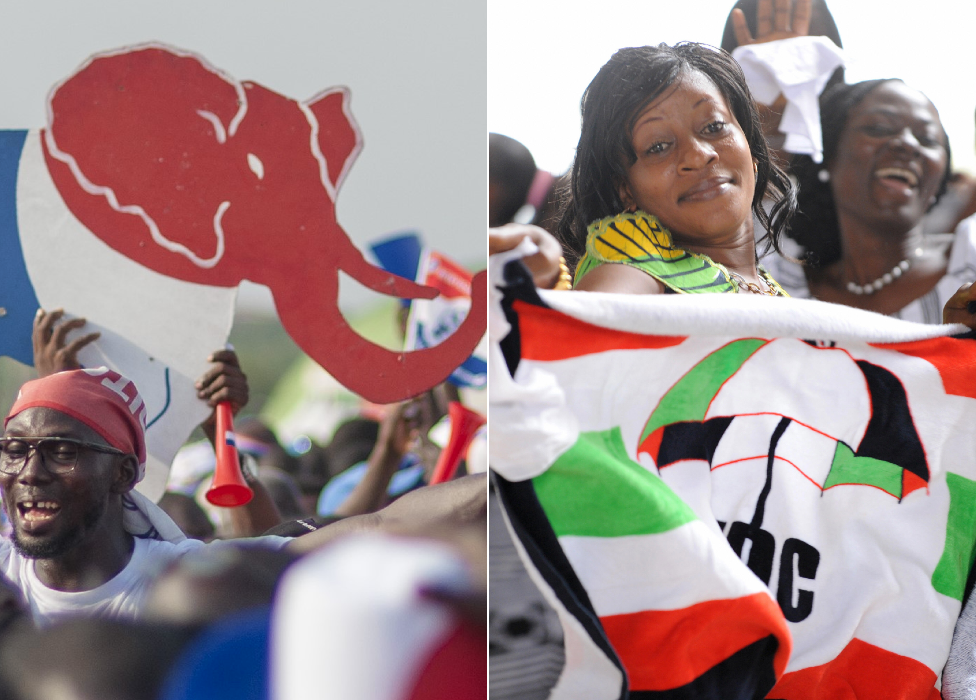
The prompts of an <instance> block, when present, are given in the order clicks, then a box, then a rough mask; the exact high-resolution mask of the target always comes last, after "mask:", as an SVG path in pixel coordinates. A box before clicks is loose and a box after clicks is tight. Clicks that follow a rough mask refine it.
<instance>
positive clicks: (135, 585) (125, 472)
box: [0, 367, 287, 623]
mask: <svg viewBox="0 0 976 700" xmlns="http://www.w3.org/2000/svg"><path fill="white" fill-rule="evenodd" d="M145 421H146V410H145V405H144V403H143V401H142V398H141V397H140V396H139V392H138V391H137V390H136V387H135V385H134V384H133V383H132V382H131V381H129V380H128V379H126V378H125V377H123V376H121V375H120V374H118V373H117V372H114V371H112V370H109V369H107V368H105V367H100V368H96V369H76V370H69V371H65V372H58V373H56V374H52V375H50V376H47V377H43V378H41V379H36V380H34V381H30V382H27V383H26V384H24V386H23V387H22V388H21V390H20V394H19V395H18V397H17V400H16V402H15V403H14V405H13V407H12V408H11V409H10V413H9V415H8V416H7V419H6V422H5V431H4V437H3V438H2V439H0V489H2V492H3V506H4V508H5V510H6V512H7V515H8V517H9V518H10V522H11V525H12V533H11V538H10V540H3V541H0V571H2V573H3V574H5V575H6V576H7V577H8V578H9V579H11V580H12V581H13V582H14V583H15V584H16V585H17V586H18V587H19V588H20V590H21V591H22V592H23V593H24V597H25V598H26V600H27V603H28V604H29V606H30V608H31V612H32V613H33V616H34V619H35V621H37V622H39V623H46V622H50V621H52V620H55V619H58V618H60V617H62V616H66V615H77V614H85V615H101V616H110V617H134V616H136V615H137V614H138V612H139V609H140V607H141V604H142V600H143V598H144V597H145V593H146V591H147V588H148V586H149V584H150V582H151V581H152V580H153V578H154V577H155V575H156V574H157V573H158V572H159V571H161V570H162V568H163V567H165V566H166V564H168V563H169V562H171V561H173V560H174V559H175V558H178V557H180V556H182V555H183V554H185V553H186V552H188V551H191V550H192V549H196V548H198V547H201V546H206V545H203V543H201V542H199V541H196V540H189V539H187V538H186V537H185V536H184V535H183V533H182V532H181V531H180V529H179V528H178V527H177V526H176V524H175V523H174V522H173V521H172V520H171V519H170V518H169V516H167V515H166V514H165V513H164V512H163V511H162V510H161V509H160V508H159V507H158V506H156V504H155V503H153V502H151V501H150V500H149V499H147V498H146V497H145V496H143V495H141V494H140V493H139V492H138V491H135V490H134V487H135V485H136V484H137V483H138V482H139V480H140V479H141V478H142V477H143V475H144V473H145V463H146V442H145ZM261 539H262V540H265V538H261ZM265 541H266V542H267V543H268V544H276V545H277V546H282V545H283V544H285V543H286V542H287V539H284V538H267V539H266V540H265Z"/></svg>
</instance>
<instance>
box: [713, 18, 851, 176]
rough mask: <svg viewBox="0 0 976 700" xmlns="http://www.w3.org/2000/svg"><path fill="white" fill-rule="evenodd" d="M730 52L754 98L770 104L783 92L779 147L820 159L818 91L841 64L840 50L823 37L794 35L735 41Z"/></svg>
mask: <svg viewBox="0 0 976 700" xmlns="http://www.w3.org/2000/svg"><path fill="white" fill-rule="evenodd" d="M732 57H733V58H734V59H735V60H736V61H738V62H739V65H740V66H742V72H743V73H744V74H745V76H746V82H747V83H748V84H749V89H750V90H752V94H753V97H755V98H756V100H758V101H759V102H761V103H763V104H767V105H768V104H772V103H773V101H775V99H776V97H777V96H778V95H779V94H780V93H783V96H784V97H785V98H786V109H784V110H783V117H782V119H781V120H780V124H779V130H780V131H781V132H782V133H784V134H785V135H786V142H785V143H784V145H783V149H784V150H786V151H789V152H790V153H803V154H806V155H809V156H810V157H811V158H813V160H814V162H816V163H820V162H821V161H822V160H823V139H822V136H821V131H820V103H819V98H820V93H821V92H823V89H824V87H825V86H826V85H827V81H828V80H829V79H830V76H831V75H833V73H834V71H835V70H837V68H839V67H840V66H842V65H844V52H843V51H841V49H839V48H838V47H837V45H836V44H835V43H834V42H833V41H831V40H830V39H828V38H827V37H824V36H799V37H795V38H793V39H781V40H780V41H770V42H767V43H763V44H749V45H747V46H738V47H736V48H735V49H734V50H733V51H732Z"/></svg>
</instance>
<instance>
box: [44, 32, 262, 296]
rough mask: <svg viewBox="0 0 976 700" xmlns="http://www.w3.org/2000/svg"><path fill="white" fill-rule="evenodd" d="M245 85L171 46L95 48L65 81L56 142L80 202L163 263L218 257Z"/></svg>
mask: <svg viewBox="0 0 976 700" xmlns="http://www.w3.org/2000/svg"><path fill="white" fill-rule="evenodd" d="M245 111H246V99H245V96H244V93H243V88H242V87H241V85H240V84H239V83H237V82H235V81H232V80H230V79H228V78H227V77H225V76H223V75H222V74H220V73H219V72H218V71H217V70H216V69H215V68H213V67H211V66H209V65H208V64H207V63H206V62H205V61H204V60H203V59H202V58H200V57H197V56H195V55H193V54H188V53H184V52H178V51H176V50H173V49H170V48H168V47H165V46H161V45H147V46H144V47H137V48H130V49H125V50H122V51H116V52H112V53H107V54H102V55H98V56H95V57H94V58H92V59H90V60H89V61H88V62H87V63H86V64H84V65H83V66H82V67H81V68H80V69H79V70H78V71H77V72H76V73H75V74H74V75H72V76H71V77H69V78H68V79H67V80H65V81H64V82H63V83H61V84H60V85H58V86H57V87H55V89H54V90H53V91H52V93H51V96H50V98H49V104H48V115H49V124H48V129H47V134H46V141H45V147H46V149H47V155H48V156H49V157H50V158H53V159H54V160H55V161H57V165H56V166H54V167H52V168H51V170H52V175H53V176H54V179H55V183H56V185H57V186H58V189H59V191H61V193H62V196H63V197H64V199H65V201H66V203H67V204H68V206H69V208H71V210H72V212H73V213H74V214H75V215H76V216H77V217H78V218H79V219H80V220H81V221H82V223H83V224H85V226H86V227H87V228H88V229H90V230H91V231H92V232H94V233H95V234H96V235H97V236H99V237H100V238H101V239H102V240H103V241H104V242H105V243H107V244H108V245H109V246H111V247H112V248H115V249H116V250H118V251H119V252H121V253H123V254H125V255H127V256H128V257H130V258H133V259H135V260H137V261H138V262H141V263H142V264H144V265H147V266H148V267H150V268H153V269H156V270H157V271H158V272H162V273H163V274H171V275H174V276H181V274H180V273H181V271H182V272H183V275H182V276H184V277H185V275H186V273H187V271H188V270H189V271H192V269H193V268H196V269H197V271H200V270H201V269H202V268H208V267H213V266H214V265H216V264H217V262H219V260H220V257H221V255H222V252H223V239H222V235H221V234H219V232H218V231H216V230H215V220H217V219H216V217H217V215H218V209H219V207H220V206H221V197H220V196H219V194H218V192H217V188H216V186H215V184H214V183H219V182H221V181H222V180H224V179H226V177H227V175H226V170H227V168H226V167H223V166H222V161H223V160H226V157H227V155H229V154H227V153H225V151H226V150H227V148H226V144H227V142H228V140H229V138H230V137H231V136H233V134H234V132H235V130H236V128H237V125H238V124H239V123H240V121H241V119H242V118H243V116H244V113H245Z"/></svg>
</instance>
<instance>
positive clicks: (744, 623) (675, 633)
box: [600, 593, 793, 690]
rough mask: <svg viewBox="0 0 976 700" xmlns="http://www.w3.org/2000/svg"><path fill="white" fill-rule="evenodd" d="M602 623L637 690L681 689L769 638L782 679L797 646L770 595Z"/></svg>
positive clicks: (644, 613) (603, 619)
mask: <svg viewBox="0 0 976 700" xmlns="http://www.w3.org/2000/svg"><path fill="white" fill-rule="evenodd" d="M600 621H601V622H602V623H603V629H604V630H605V631H606V633H607V638H608V639H609V640H610V643H611V644H612V645H613V648H614V651H616V652H617V656H619V657H620V661H621V663H623V665H624V668H625V669H626V670H627V677H628V679H629V681H630V688H631V689H632V690H669V689H671V688H679V687H681V686H683V685H686V684H688V683H690V682H691V681H693V680H695V679H696V678H698V677H699V676H701V675H702V674H703V673H705V672H706V671H708V670H709V669H710V668H712V667H713V666H716V665H718V664H719V663H721V662H722V661H725V659H727V658H729V657H730V656H732V655H733V654H735V653H736V652H737V651H739V650H740V649H744V648H745V647H747V646H749V645H750V644H752V643H753V642H756V641H758V640H760V639H763V638H765V637H768V636H769V635H770V634H774V635H776V637H777V639H778V640H779V648H778V649H777V650H776V655H775V657H774V659H773V670H774V671H775V672H776V677H777V678H779V677H780V676H782V675H783V671H784V670H785V669H786V662H787V660H788V659H789V657H790V651H791V648H792V646H793V640H792V638H791V637H790V632H789V629H788V628H787V625H786V620H785V619H783V613H782V612H781V611H780V609H779V606H778V605H776V603H775V602H773V599H772V598H770V597H769V594H768V593H754V594H752V595H749V596H745V597H743V598H732V599H729V600H709V601H705V602H703V603H696V604H695V605H691V606H688V607H687V608H681V609H680V610H645V611H641V612H637V613H628V614H624V615H608V616H606V617H601V618H600Z"/></svg>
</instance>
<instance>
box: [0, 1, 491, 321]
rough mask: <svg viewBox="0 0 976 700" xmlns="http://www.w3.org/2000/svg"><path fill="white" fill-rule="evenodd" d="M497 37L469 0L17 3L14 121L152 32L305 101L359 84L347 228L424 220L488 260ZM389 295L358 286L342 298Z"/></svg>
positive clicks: (0, 39) (7, 114) (2, 110)
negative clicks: (79, 71) (106, 54)
mask: <svg viewBox="0 0 976 700" xmlns="http://www.w3.org/2000/svg"><path fill="white" fill-rule="evenodd" d="M485 36H486V34H485V6H484V4H483V3H479V2H456V1H455V0H412V1H411V2H409V3H406V2H395V1H393V0H356V1H355V2H353V1H351V0H342V1H334V2H333V1H326V0H274V2H272V1H270V0H166V2H159V1H158V0H153V1H148V0H84V2H79V1H78V0H30V1H29V2H15V1H14V0H3V2H2V3H0V66H2V68H0V95H2V96H3V98H2V100H0V128H4V129H24V128H36V127H42V126H44V124H45V99H46V96H47V93H48V90H49V89H50V88H51V87H52V86H53V85H54V84H55V83H56V82H58V81H60V80H63V79H64V78H65V77H67V76H68V75H70V74H71V73H72V72H73V71H74V70H75V69H76V68H77V67H78V66H79V65H80V64H81V63H82V62H84V60H85V59H86V58H87V57H88V56H90V55H91V54H93V53H96V52H101V51H105V50H108V49H114V48H118V47H123V46H127V45H132V44H138V43H142V42H147V41H159V42H164V43H168V44H171V45H173V46H176V47H178V48H182V49H185V50H189V51H193V52H195V53H198V54H200V55H202V56H203V57H204V58H206V59H207V60H208V61H209V62H210V63H211V64H213V65H214V66H216V67H217V68H220V69H222V70H223V71H225V72H226V73H229V74H230V75H232V76H233V77H235V78H237V79H239V80H253V81H255V82H258V83H261V84H262V85H264V86H265V87H267V88H269V89H271V90H274V91H275V92H278V93H281V94H283V95H286V96H288V97H292V98H297V99H304V98H308V97H311V96H313V95H315V94H316V93H318V92H320V91H321V90H323V89H325V88H328V87H332V86H337V85H345V86H348V87H349V88H350V90H351V92H352V101H351V109H352V112H353V115H354V117H355V118H356V120H357V121H358V123H359V126H360V129H361V131H362V133H363V137H364V148H363V151H362V152H361V153H360V155H359V158H358V159H357V160H356V162H355V163H354V164H353V166H352V168H351V170H350V172H349V175H348V177H347V179H346V180H345V182H344V184H343V186H342V189H341V190H340V191H339V195H338V198H337V207H336V210H337V216H338V220H339V223H340V224H341V225H342V226H343V228H344V229H345V230H346V232H347V233H348V234H349V235H350V237H351V238H352V239H353V241H354V242H355V243H356V244H357V245H359V247H360V248H362V249H364V250H365V249H366V245H367V244H368V242H370V241H373V240H375V239H377V238H380V237H382V236H384V235H385V234H388V233H392V232H395V231H399V230H404V229H416V230H419V231H420V232H421V233H422V235H423V236H424V238H425V240H426V241H427V242H428V243H429V244H431V245H432V246H433V247H435V248H437V249H439V250H441V251H443V252H445V253H447V254H448V255H449V256H451V257H453V258H455V259H456V260H458V261H459V262H461V263H462V264H465V265H468V266H470V267H473V268H476V269H480V268H483V267H484V260H485V257H486V248H487V244H486V237H485V231H484V222H485V221H486V219H487V187H488V185H487V165H486V163H487V160H486V148H487V146H486V144H487V136H486V134H487V129H486V117H485V114H486V98H485V94H486V93H485V73H486V65H487V63H486V39H485ZM309 273H310V272H308V271H306V274H309ZM245 296H246V295H245ZM378 298H379V297H378V295H373V293H372V292H369V291H367V290H365V289H363V288H362V287H359V286H358V284H352V285H347V284H346V283H345V282H344V283H343V287H342V292H341V298H340V301H341V302H342V305H343V308H347V309H348V308H350V307H354V306H356V305H358V304H362V303H368V300H369V299H378Z"/></svg>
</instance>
